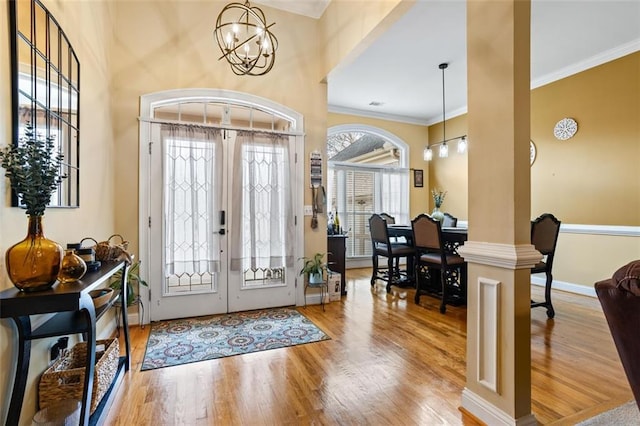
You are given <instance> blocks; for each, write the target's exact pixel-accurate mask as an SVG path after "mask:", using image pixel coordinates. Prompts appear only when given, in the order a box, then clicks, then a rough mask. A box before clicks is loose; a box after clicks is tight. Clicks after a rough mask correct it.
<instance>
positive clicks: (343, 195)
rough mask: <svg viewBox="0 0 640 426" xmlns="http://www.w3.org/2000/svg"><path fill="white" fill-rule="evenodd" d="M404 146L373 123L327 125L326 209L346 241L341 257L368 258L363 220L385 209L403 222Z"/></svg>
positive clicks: (405, 194)
mask: <svg viewBox="0 0 640 426" xmlns="http://www.w3.org/2000/svg"><path fill="white" fill-rule="evenodd" d="M408 151H409V150H408V146H407V144H406V143H405V142H403V141H402V140H401V139H400V138H398V137H397V136H396V135H394V134H392V133H389V132H387V131H385V130H382V129H379V128H377V127H372V126H366V125H361V124H360V125H359V124H351V125H341V126H335V127H332V128H330V129H329V131H328V136H327V159H328V171H327V188H328V189H327V208H328V210H329V214H330V216H329V217H330V220H331V218H332V217H333V216H335V215H336V214H337V215H338V217H339V219H340V224H341V226H342V227H343V229H344V230H345V231H349V238H348V239H347V258H349V259H351V260H354V259H358V258H369V257H370V256H371V238H370V235H369V228H368V220H369V217H370V216H371V215H372V214H373V213H383V212H384V213H388V214H390V215H391V216H394V217H395V219H396V222H397V223H408V222H409V170H408Z"/></svg>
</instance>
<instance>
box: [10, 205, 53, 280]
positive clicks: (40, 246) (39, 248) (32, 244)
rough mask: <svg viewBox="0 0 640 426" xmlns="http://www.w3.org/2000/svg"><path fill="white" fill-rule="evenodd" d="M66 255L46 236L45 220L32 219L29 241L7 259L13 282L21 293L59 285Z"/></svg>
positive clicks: (30, 217) (14, 249) (21, 242)
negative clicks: (63, 257) (58, 280)
mask: <svg viewBox="0 0 640 426" xmlns="http://www.w3.org/2000/svg"><path fill="white" fill-rule="evenodd" d="M63 252H64V251H63V249H62V246H60V244H58V243H56V242H55V241H51V240H49V239H47V238H46V237H45V236H44V232H43V230H42V216H29V229H28V232H27V237H26V238H25V239H24V240H22V241H20V242H19V243H18V244H15V245H14V246H12V247H11V248H9V250H7V253H6V255H5V260H6V264H7V273H8V274H9V279H10V280H11V282H12V283H13V285H15V286H16V287H17V288H18V289H20V290H21V291H27V292H29V291H41V290H47V289H49V288H51V287H52V286H53V284H55V282H56V279H57V277H58V272H60V263H61V261H62V254H63Z"/></svg>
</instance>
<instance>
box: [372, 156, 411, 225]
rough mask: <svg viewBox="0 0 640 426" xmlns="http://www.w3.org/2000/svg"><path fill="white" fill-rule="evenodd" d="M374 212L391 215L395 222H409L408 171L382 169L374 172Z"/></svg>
mask: <svg viewBox="0 0 640 426" xmlns="http://www.w3.org/2000/svg"><path fill="white" fill-rule="evenodd" d="M375 188H376V191H377V193H376V196H375V197H374V199H375V200H376V212H385V213H388V214H390V215H391V216H393V217H394V218H395V220H396V223H402V224H408V223H409V171H408V170H407V169H384V168H381V169H379V171H378V172H377V173H376V185H375Z"/></svg>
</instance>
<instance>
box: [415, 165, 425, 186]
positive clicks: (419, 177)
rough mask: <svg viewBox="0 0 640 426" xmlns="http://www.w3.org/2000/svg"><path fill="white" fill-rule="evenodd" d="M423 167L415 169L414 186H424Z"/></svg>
mask: <svg viewBox="0 0 640 426" xmlns="http://www.w3.org/2000/svg"><path fill="white" fill-rule="evenodd" d="M423 173H424V172H423V170H422V169H415V170H414V171H413V186H415V187H416V188H422V187H423V186H424V174H423Z"/></svg>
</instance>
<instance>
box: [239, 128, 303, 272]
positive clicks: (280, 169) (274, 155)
mask: <svg viewBox="0 0 640 426" xmlns="http://www.w3.org/2000/svg"><path fill="white" fill-rule="evenodd" d="M289 145H290V138H289V137H288V136H283V135H278V134H271V133H255V132H238V133H237V136H236V142H235V144H234V153H233V156H234V160H233V163H234V167H233V178H232V179H233V184H232V185H233V187H232V191H231V203H232V207H231V211H232V212H233V217H232V218H231V228H232V235H233V236H234V237H233V239H232V241H231V259H230V262H231V264H230V268H231V270H234V271H246V270H248V269H253V270H255V269H259V268H279V267H290V266H293V241H294V235H295V234H294V220H293V206H292V186H293V183H292V181H291V179H292V177H293V174H292V172H291V167H292V165H293V159H292V156H293V150H291V149H290V146H289Z"/></svg>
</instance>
